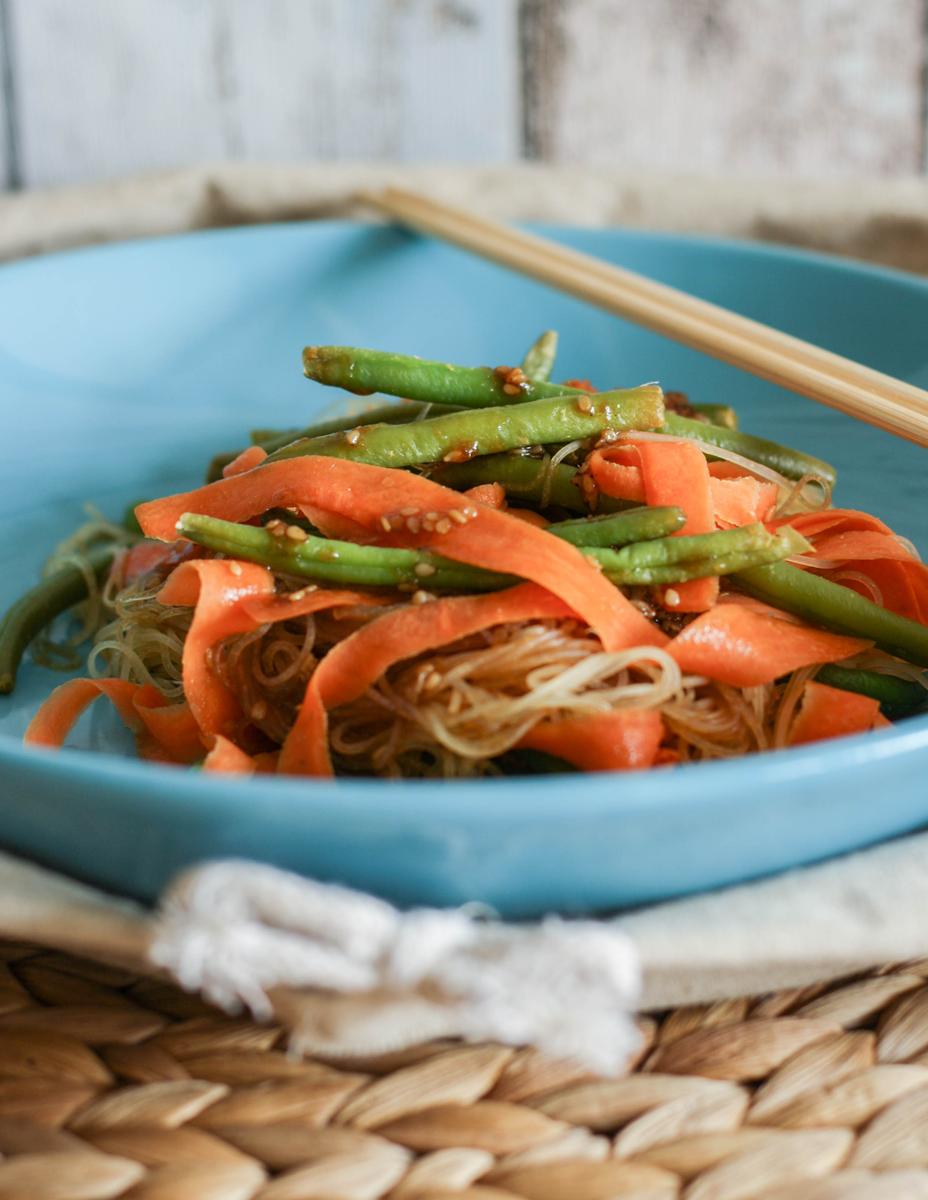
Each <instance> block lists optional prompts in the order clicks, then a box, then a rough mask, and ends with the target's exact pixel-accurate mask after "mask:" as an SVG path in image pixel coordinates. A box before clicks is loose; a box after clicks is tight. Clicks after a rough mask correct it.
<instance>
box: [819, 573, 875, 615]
mask: <svg viewBox="0 0 928 1200" xmlns="http://www.w3.org/2000/svg"><path fill="white" fill-rule="evenodd" d="M831 581H832V583H845V582H848V583H859V584H860V585H861V586H862V587H864V588H866V589H867V591H868V592H869V594H870V599H871V600H872V601H873V603H874V604H879V606H880V608H882V607H883V591H882V589H881V588H880V586H879V584H878V583H877V582H876V580H875V579H871V578H870V576H869V575H865V574H864V573H863V571H839V572H837V574H835V575H832V577H831Z"/></svg>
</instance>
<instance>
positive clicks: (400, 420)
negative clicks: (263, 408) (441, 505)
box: [206, 402, 448, 483]
mask: <svg viewBox="0 0 928 1200" xmlns="http://www.w3.org/2000/svg"><path fill="white" fill-rule="evenodd" d="M429 408H430V405H428V404H417V403H415V402H410V403H409V404H381V405H380V406H379V407H377V408H370V409H368V410H367V412H364V413H356V414H355V415H354V416H351V415H349V414H347V413H343V414H342V416H340V417H332V418H331V419H330V420H328V421H318V422H317V423H316V424H315V425H307V426H305V427H304V428H302V429H253V430H252V431H251V444H252V445H253V446H260V447H261V448H262V449H263V450H266V451H267V452H268V454H273V453H274V451H275V450H281V449H282V448H283V447H284V446H288V445H289V444H290V443H291V442H295V441H297V440H298V439H299V438H315V437H324V436H325V435H326V434H329V433H340V432H341V431H342V430H345V429H354V427H355V426H356V425H357V424H358V422H359V421H360V420H362V419H363V420H364V422H365V423H366V424H371V425H373V424H377V425H405V424H407V422H409V421H416V420H418V419H419V418H420V417H421V416H422V414H423V413H427V412H428V410H429ZM439 411H440V412H448V409H447V407H442V408H440V409H439ZM240 454H241V450H229V451H226V452H225V453H223V454H217V455H215V456H214V457H213V458H212V460H211V461H210V464H209V467H208V469H207V472H206V482H207V483H213V482H214V481H215V480H217V479H221V478H222V471H223V468H224V467H227V466H228V465H229V463H230V462H233V461H234V460H235V459H236V458H238V456H239V455H240Z"/></svg>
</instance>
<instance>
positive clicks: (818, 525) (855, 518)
mask: <svg viewBox="0 0 928 1200" xmlns="http://www.w3.org/2000/svg"><path fill="white" fill-rule="evenodd" d="M774 524H775V525H792V526H793V528H794V529H798V530H799V532H800V533H801V534H802V535H803V536H804V537H807V538H814V537H816V536H817V535H818V534H820V533H824V532H825V531H826V530H831V531H833V532H835V533H837V532H839V531H840V532H843V533H846V532H851V531H853V530H872V531H876V532H878V533H892V530H891V529H890V527H889V526H888V525H887V524H886V523H885V521H881V520H880V518H879V517H875V516H873V514H872V513H866V512H860V511H859V510H858V509H855V508H823V509H820V510H819V511H817V512H810V513H798V514H796V515H795V516H791V517H779V518H777V520H776V521H774Z"/></svg>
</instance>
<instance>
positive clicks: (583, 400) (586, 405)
mask: <svg viewBox="0 0 928 1200" xmlns="http://www.w3.org/2000/svg"><path fill="white" fill-rule="evenodd" d="M577 408H579V409H580V411H581V412H582V413H588V412H592V411H593V401H592V400H591V399H590V398H589V396H578V397H577Z"/></svg>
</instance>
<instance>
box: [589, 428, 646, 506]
mask: <svg viewBox="0 0 928 1200" xmlns="http://www.w3.org/2000/svg"><path fill="white" fill-rule="evenodd" d="M586 469H587V470H588V471H589V473H590V477H591V478H592V480H593V482H594V483H595V484H596V486H597V487H598V488H599V490H600V491H601V492H602V493H603V495H604V496H611V497H612V499H613V500H632V501H634V502H635V503H636V504H644V502H645V498H644V479H643V477H642V474H641V460H640V458H639V456H638V450H637V447H635V446H632V445H630V444H628V443H625V442H623V443H620V444H618V445H614V446H605V447H603V448H601V449H599V450H594V451H593V452H592V454H590V455H589V456H588V458H587V460H586Z"/></svg>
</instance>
